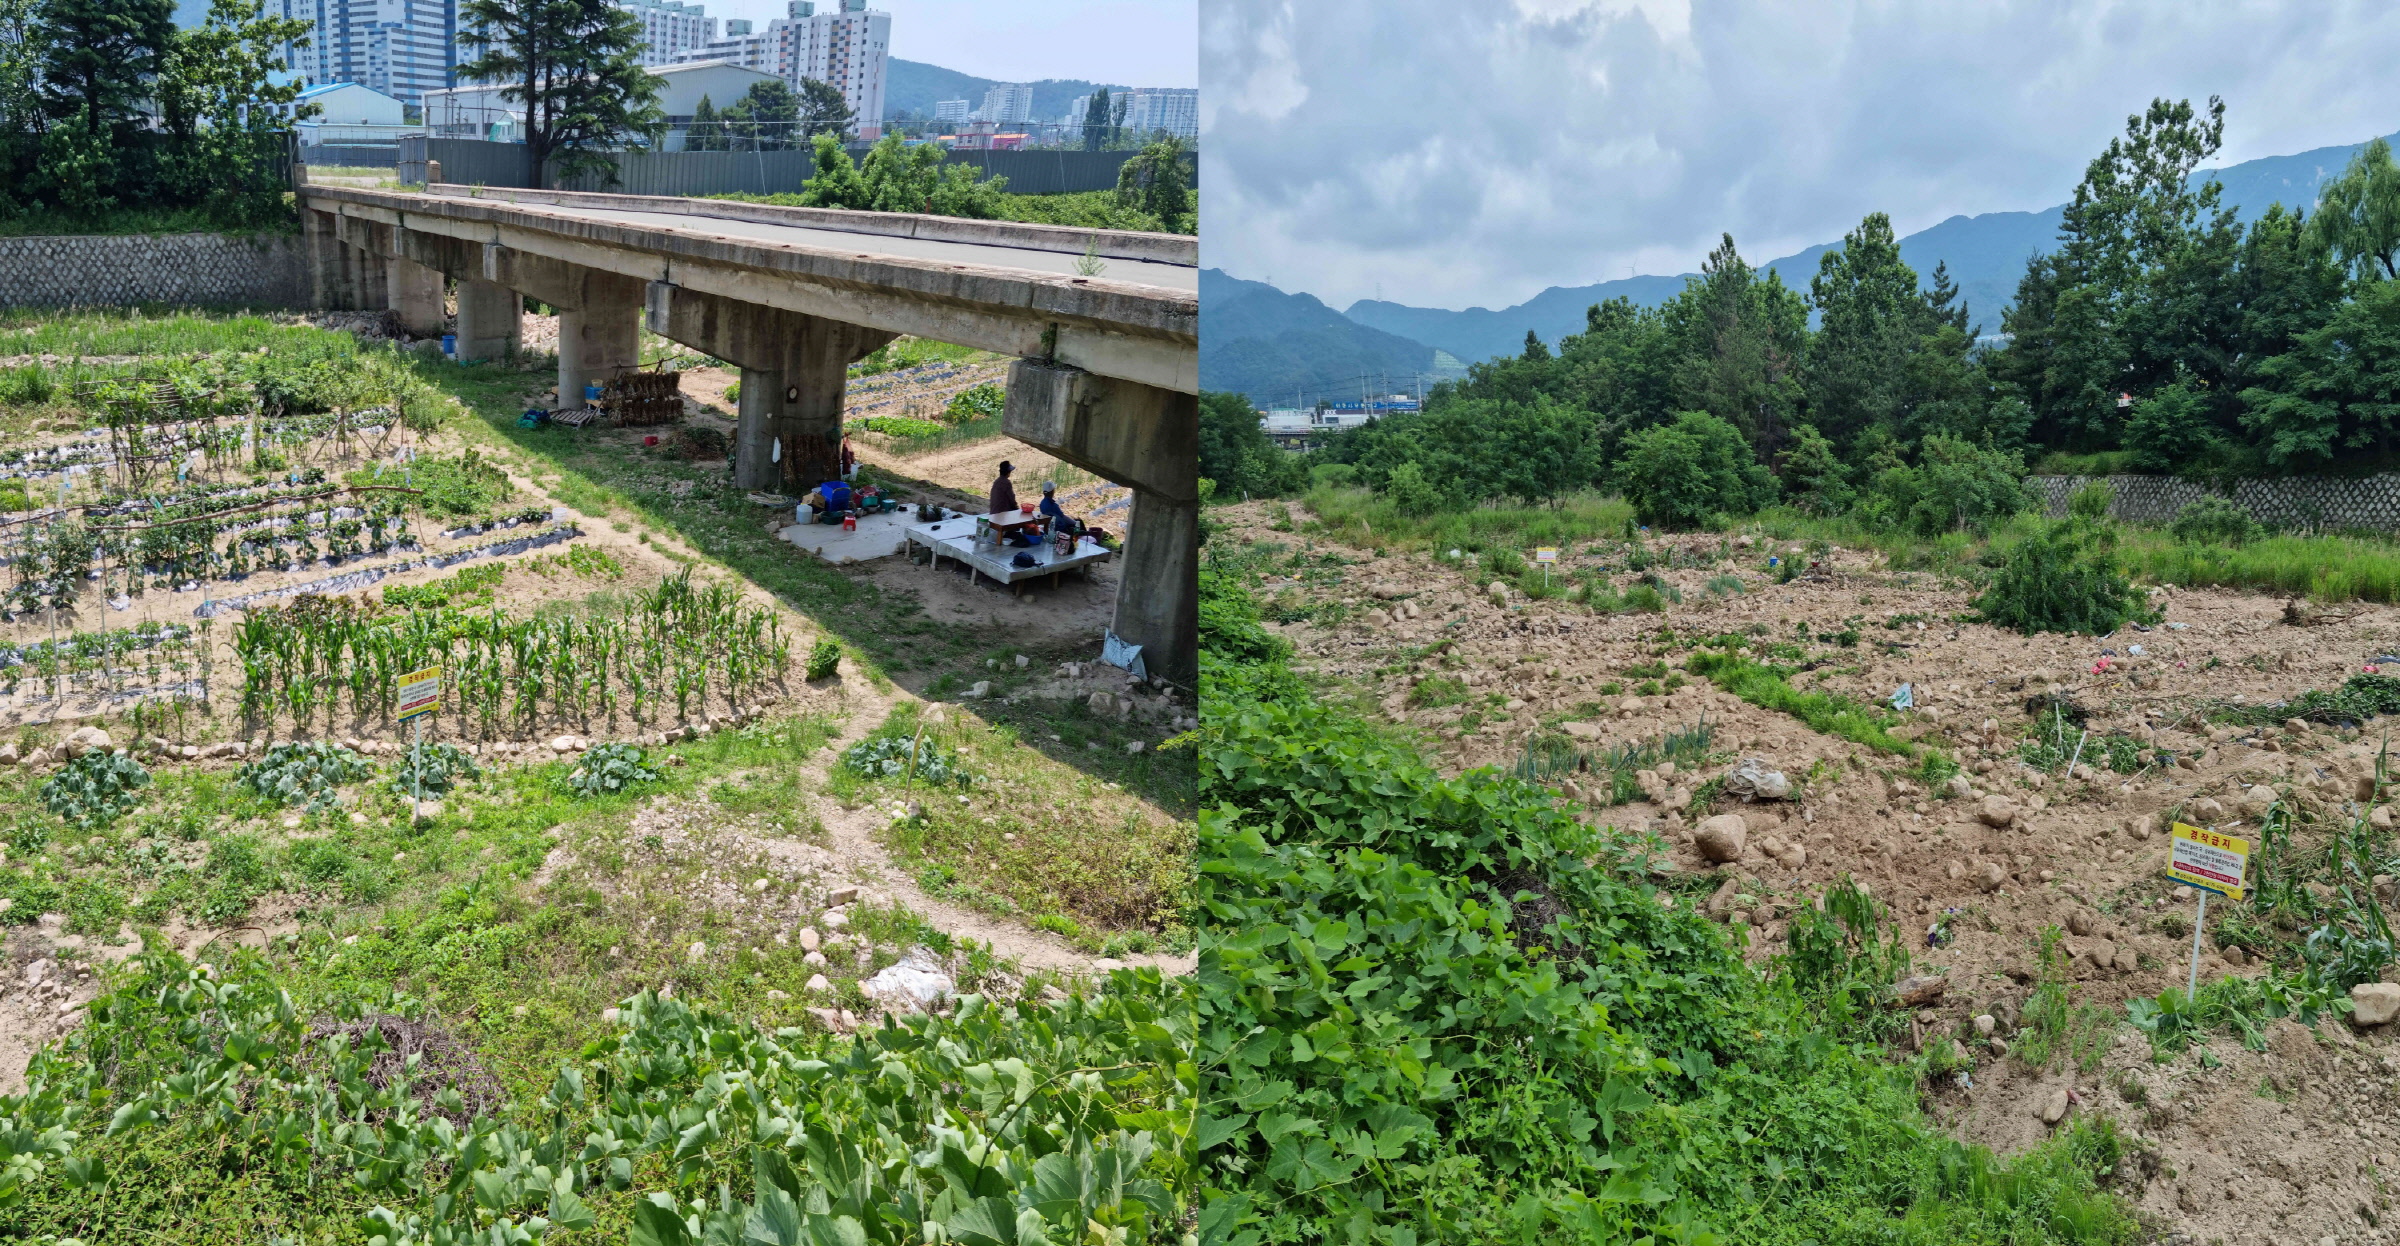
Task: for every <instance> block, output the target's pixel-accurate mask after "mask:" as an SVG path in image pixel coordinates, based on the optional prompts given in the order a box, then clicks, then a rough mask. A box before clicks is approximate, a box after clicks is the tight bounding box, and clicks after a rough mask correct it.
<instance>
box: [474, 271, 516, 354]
mask: <svg viewBox="0 0 2400 1246" xmlns="http://www.w3.org/2000/svg"><path fill="white" fill-rule="evenodd" d="M524 325H525V296H524V295H522V294H519V293H517V292H516V291H514V290H511V289H509V288H508V287H507V286H502V285H494V284H493V283H491V282H489V281H485V280H484V279H482V278H481V277H461V278H459V279H458V357H459V358H460V359H461V360H464V361H467V362H473V361H475V360H479V359H505V358H508V357H509V356H511V355H514V354H516V353H517V349H518V347H519V346H521V345H522V344H523V343H524V340H525V328H524Z"/></svg>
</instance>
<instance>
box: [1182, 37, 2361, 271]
mask: <svg viewBox="0 0 2400 1246" xmlns="http://www.w3.org/2000/svg"><path fill="white" fill-rule="evenodd" d="M2396 46H2400V8H2393V7H2388V6H2383V5H2370V4H2363V3H2346V4H2345V3H2336V4H2328V5H2321V6H2309V7H2306V8H2302V7H2299V6H2287V5H2279V4H2272V3H2263V2H2262V3H2230V2H2220V3H2194V4H2186V5H2173V6H2161V5H2156V4H2151V3H2143V2H2138V0H2042V2H2031V0H2026V2H2018V3H2008V2H2005V0H2004V2H2000V3H1990V4H1976V5H1953V4H1899V3H1890V2H1874V0H1821V2H1818V3H1805V4H1803V3H1780V4H1743V5H1729V4H1700V5H1693V4H1688V3H1682V2H1680V0H1512V3H1510V4H1507V5H1474V4H1461V3H1457V0H1308V2H1307V3H1304V4H1293V3H1286V2H1284V0H1210V3H1209V4H1208V5H1207V6H1205V12H1204V13H1203V16H1202V40H1201V78H1202V86H1203V90H1202V99H1203V106H1204V108H1205V109H1206V110H1207V111H1206V112H1205V114H1204V126H1205V129H1206V133H1205V137H1204V141H1203V143H1202V149H1203V161H1204V176H1203V180H1202V194H1203V197H1204V200H1203V203H1204V212H1203V218H1202V219H1203V220H1204V221H1205V222H1206V224H1205V226H1204V232H1205V234H1206V235H1207V239H1206V246H1207V249H1208V253H1209V254H1208V262H1210V263H1212V264H1221V265H1223V266H1225V267H1227V268H1228V269H1230V270H1231V271H1233V272H1235V273H1237V274H1238V275H1242V276H1249V277H1265V276H1270V275H1271V276H1273V277H1274V278H1275V280H1276V281H1277V283H1278V284H1280V285H1283V286H1284V287H1285V288H1287V289H1305V290H1308V291H1310V292H1312V293H1315V294H1317V295H1319V296H1320V297H1323V298H1325V299H1326V301H1328V302H1330V303H1333V304H1334V305H1336V306H1342V305H1346V304H1347V303H1348V302H1349V301H1350V300H1352V299H1355V298H1360V297H1371V296H1373V294H1374V293H1375V288H1376V285H1377V283H1378V282H1380V283H1381V285H1382V288H1383V292H1384V295H1385V297H1388V298H1394V299H1402V300H1405V301H1409V302H1415V303H1421V304H1430V305H1441V306H1465V305H1467V304H1471V303H1481V304H1484V305H1487V306H1501V305H1505V304H1508V303H1513V302H1516V301H1519V300H1521V299H1523V298H1526V297H1528V296H1530V295H1532V294H1534V293H1537V292H1538V291H1540V290H1541V289H1542V288H1543V287H1545V286H1550V285H1581V284H1587V283H1589V282H1593V281H1599V280H1604V279H1607V278H1611V277H1622V276H1624V275H1625V273H1626V268H1627V266H1628V265H1631V266H1633V267H1634V268H1635V269H1637V270H1638V271H1643V272H1682V271H1689V270H1691V269H1693V268H1695V267H1697V266H1698V263H1699V261H1700V258H1701V256H1702V255H1704V254H1705V253H1706V252H1707V250H1708V248H1709V247H1710V246H1711V245H1713V244H1714V242H1715V241H1716V238H1717V235H1718V234H1719V233H1720V232H1725V231H1730V232H1731V233H1732V234H1733V235H1734V238H1735V240H1736V241H1737V242H1738V243H1739V244H1740V245H1741V248H1742V250H1743V252H1744V253H1745V254H1746V255H1750V256H1752V257H1754V258H1757V259H1767V258H1772V257H1774V256H1777V255H1784V254H1789V253H1790V252H1792V251H1795V250H1798V249H1800V248H1802V247H1805V246H1808V245H1811V244H1814V243H1818V242H1826V241H1831V240H1833V239H1836V238H1838V237H1840V236H1841V234H1842V232H1843V231H1844V230H1846V229H1848V228H1850V227H1851V226H1853V225H1855V224H1856V223H1857V221H1858V219H1859V218H1860V217H1861V216H1863V215H1864V214H1866V213H1867V212H1870V211H1878V210H1880V211H1885V212H1889V213H1891V215H1892V217H1893V220H1894V223H1895V224H1896V225H1897V226H1898V227H1899V228H1900V229H1901V230H1902V231H1903V232H1908V231H1911V230H1916V229H1922V228H1924V227H1926V226H1928V225H1932V224H1935V223H1937V222H1939V221H1940V220H1942V219H1944V218H1946V217H1948V216H1951V215H1953V214H1956V213H1961V212H1965V213H1975V212H1986V211H1997V210H2008V209H2034V208H2042V207H2047V206H2049V205H2051V204H2054V203H2058V202H2061V201H2063V200H2064V199H2065V198H2066V197H2067V195H2068V193H2069V192H2070V190H2071V189H2072V187H2073V185H2074V183H2075V181H2076V179H2077V178H2078V177H2080V176H2081V173H2082V170H2083V166H2084V164H2085V163H2086V162H2087V161H2089V160H2090V159H2091V157H2092V156H2093V155H2094V154H2096V153H2097V152H2098V151H2099V149H2100V148H2101V147H2102V146H2103V145H2105V144H2106V143H2107V141H2108V139H2109V137H2110V136H2111V135H2112V134H2115V133H2117V132H2119V131H2120V130H2121V129H2122V127H2123V125H2124V120H2125V117H2126V116H2127V114H2129V113H2132V112H2135V111H2137V110H2139V109H2141V108H2142V107H2144V106H2146V105H2147V103H2148V102H2149V100H2150V99H2151V98H2152V97H2153V96H2158V95H2166V96H2171V97H2177V98H2185V97H2188V98H2191V99H2192V100H2193V101H2194V102H2195V103H2196V102H2198V101H2200V100H2202V99H2205V98H2206V97H2207V96H2208V95H2210V94H2212V93H2216V94H2222V95H2223V96H2225V98H2226V102H2227V105H2228V125H2227V128H2226V150H2225V153H2224V155H2223V157H2222V160H2223V161H2224V162H2226V163H2231V162H2234V161H2238V160H2244V159H2249V158H2252V157H2255V156H2262V155H2272V154H2277V153H2283V152H2292V151H2300V150H2304V149H2307V148H2311V147H2320V146H2326V145H2331V144H2335V143H2349V142H2356V141H2358V140H2359V139H2362V138H2365V137H2367V136H2369V135H2372V134H2381V133H2389V132H2391V131H2392V130H2394V129H2396V128H2400V76H2395V75H2391V74H2388V73H2386V72H2385V69H2384V62H2385V61H2386V60H2387V59H2388V55H2389V52H2390V49H2392V48H2393V47H2396Z"/></svg>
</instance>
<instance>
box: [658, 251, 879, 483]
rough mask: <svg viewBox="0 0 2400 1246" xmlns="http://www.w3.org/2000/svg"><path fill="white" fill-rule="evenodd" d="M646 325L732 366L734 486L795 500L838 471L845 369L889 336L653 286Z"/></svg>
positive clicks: (677, 288)
mask: <svg viewBox="0 0 2400 1246" xmlns="http://www.w3.org/2000/svg"><path fill="white" fill-rule="evenodd" d="M647 307H648V309H649V324H650V331H651V332H652V333H656V334H658V335H659V336H660V337H663V338H667V339H669V340H671V341H676V342H681V343H683V344H684V345H686V346H689V347H691V348H692V349H694V350H697V351H704V352H706V353H708V354H711V355H714V356H716V357H717V358H719V359H723V360H725V361H727V362H729V363H732V364H735V365H737V366H739V367H740V368H741V370H742V396H741V399H740V402H739V404H738V405H739V407H740V411H739V415H738V423H737V425H736V427H735V429H734V434H733V447H734V457H733V483H734V484H735V485H737V486H739V487H741V488H744V489H782V490H785V491H787V492H790V493H791V494H793V495H794V496H798V495H799V494H802V493H806V492H808V490H810V489H811V488H814V487H815V486H817V485H819V484H822V483H824V482H825V481H828V480H833V479H836V478H837V477H838V475H839V473H840V471H841V449H842V397H843V392H844V390H845V389H846V388H847V386H848V383H849V372H850V365H851V364H852V363H854V362H856V361H858V360H859V359H862V358H864V357H865V356H866V355H867V354H869V353H870V352H872V351H873V350H874V349H875V348H876V347H878V346H881V345H883V344H884V343H886V342H888V341H891V340H892V338H893V337H895V336H897V335H895V334H892V333H889V332H886V331H883V330H880V329H867V328H862V327H860V326H858V325H853V324H846V323H843V322H841V321H838V320H825V319H822V318H819V317H816V316H806V315H802V314H800V313H798V312H791V311H784V310H781V309H778V308H773V307H766V306H763V305H760V304H757V303H744V302H742V301H740V300H738V299H731V298H726V297H724V296H722V295H715V294H703V293H700V292H698V291H695V290H687V289H685V288H683V287H682V286H678V285H674V284H672V283H670V282H665V281H653V282H651V283H650V288H649V293H648V298H647Z"/></svg>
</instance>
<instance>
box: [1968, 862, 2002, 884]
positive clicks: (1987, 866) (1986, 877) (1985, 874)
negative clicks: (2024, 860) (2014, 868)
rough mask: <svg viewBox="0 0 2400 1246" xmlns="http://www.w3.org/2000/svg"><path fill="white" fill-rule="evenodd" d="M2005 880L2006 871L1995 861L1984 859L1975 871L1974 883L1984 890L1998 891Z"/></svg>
mask: <svg viewBox="0 0 2400 1246" xmlns="http://www.w3.org/2000/svg"><path fill="white" fill-rule="evenodd" d="M2007 881H2008V871H2007V870H2004V869H2001V868H2000V863H1999V862H1997V861H1986V862H1984V863H1983V864H1982V865H1981V866H1979V867H1977V869H1976V871H1975V885H1976V886H1978V887H1981V888H1982V889H1984V890H1985V891H1998V890H2000V886H2001V884H2003V883H2005V882H2007Z"/></svg>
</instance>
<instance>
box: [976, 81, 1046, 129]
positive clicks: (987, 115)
mask: <svg viewBox="0 0 2400 1246" xmlns="http://www.w3.org/2000/svg"><path fill="white" fill-rule="evenodd" d="M975 117H976V120H979V121H994V122H998V123H999V124H1001V125H1016V124H1019V123H1021V122H1026V121H1031V120H1033V88H1032V87H1031V86H1029V85H1027V84H1025V83H1021V82H1003V83H1001V84H1000V85H998V86H996V87H993V88H992V89H991V90H989V91H986V92H984V93H983V107H982V108H979V109H977V110H976V111H975Z"/></svg>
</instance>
